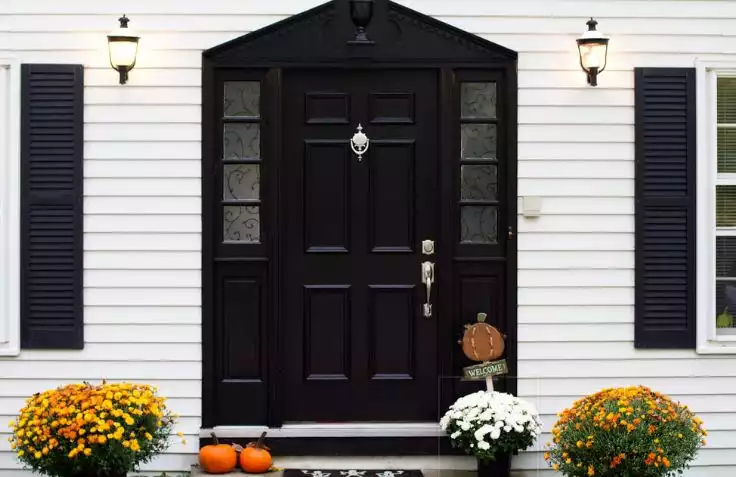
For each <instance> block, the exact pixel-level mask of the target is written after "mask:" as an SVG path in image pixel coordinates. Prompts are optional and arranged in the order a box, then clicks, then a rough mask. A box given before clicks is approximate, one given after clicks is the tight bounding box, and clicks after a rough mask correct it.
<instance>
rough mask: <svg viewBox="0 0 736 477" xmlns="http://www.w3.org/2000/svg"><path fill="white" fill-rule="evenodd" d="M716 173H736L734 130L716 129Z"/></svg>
mask: <svg viewBox="0 0 736 477" xmlns="http://www.w3.org/2000/svg"><path fill="white" fill-rule="evenodd" d="M718 172H736V129H730V128H729V129H726V128H718Z"/></svg>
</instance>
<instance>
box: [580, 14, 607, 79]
mask: <svg viewBox="0 0 736 477" xmlns="http://www.w3.org/2000/svg"><path fill="white" fill-rule="evenodd" d="M586 24H587V25H588V30H587V31H586V32H584V33H583V34H582V35H581V36H580V38H578V39H577V43H578V53H579V54H580V66H581V67H582V68H583V71H585V73H586V74H587V75H588V84H589V85H591V86H598V75H599V74H600V73H601V72H602V71H603V70H604V69H605V68H606V58H607V56H608V38H606V37H605V36H604V35H603V33H601V32H599V31H598V30H597V29H596V26H597V25H598V22H597V21H595V19H593V18H591V19H590V20H588V21H587V22H586Z"/></svg>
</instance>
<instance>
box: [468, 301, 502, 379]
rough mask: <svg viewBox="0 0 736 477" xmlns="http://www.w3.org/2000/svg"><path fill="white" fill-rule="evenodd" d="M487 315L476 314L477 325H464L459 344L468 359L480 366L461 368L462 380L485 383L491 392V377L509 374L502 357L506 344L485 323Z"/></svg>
mask: <svg viewBox="0 0 736 477" xmlns="http://www.w3.org/2000/svg"><path fill="white" fill-rule="evenodd" d="M487 316H488V315H487V314H485V313H478V316H477V320H478V322H477V323H473V324H472V325H465V334H464V335H463V339H462V340H460V341H459V343H460V344H461V345H462V347H463V353H465V356H467V357H468V359H471V360H473V361H481V363H480V364H475V365H473V366H467V367H465V368H463V378H464V379H465V380H469V381H482V380H485V381H486V385H487V387H488V390H489V391H492V390H493V380H492V378H493V376H498V375H501V374H506V373H508V372H509V368H508V365H507V364H506V360H505V359H499V358H500V357H501V356H503V352H504V349H505V348H506V343H505V342H504V337H503V335H502V334H501V332H500V331H498V330H497V329H496V328H495V327H493V326H491V325H489V324H488V323H486V318H487Z"/></svg>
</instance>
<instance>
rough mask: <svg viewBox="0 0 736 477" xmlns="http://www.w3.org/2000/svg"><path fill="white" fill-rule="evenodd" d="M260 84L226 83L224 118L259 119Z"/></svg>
mask: <svg viewBox="0 0 736 477" xmlns="http://www.w3.org/2000/svg"><path fill="white" fill-rule="evenodd" d="M260 102H261V83H260V82H258V81H226V82H225V96H224V102H223V111H224V113H225V114H224V115H225V116H226V117H251V118H253V117H256V118H257V117H259V116H260V113H261V108H260Z"/></svg>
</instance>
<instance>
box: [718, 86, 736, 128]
mask: <svg viewBox="0 0 736 477" xmlns="http://www.w3.org/2000/svg"><path fill="white" fill-rule="evenodd" d="M716 96H717V98H718V100H717V102H718V119H717V121H718V123H719V124H724V123H725V124H736V77H732V78H729V77H719V78H718V83H717V93H716Z"/></svg>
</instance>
